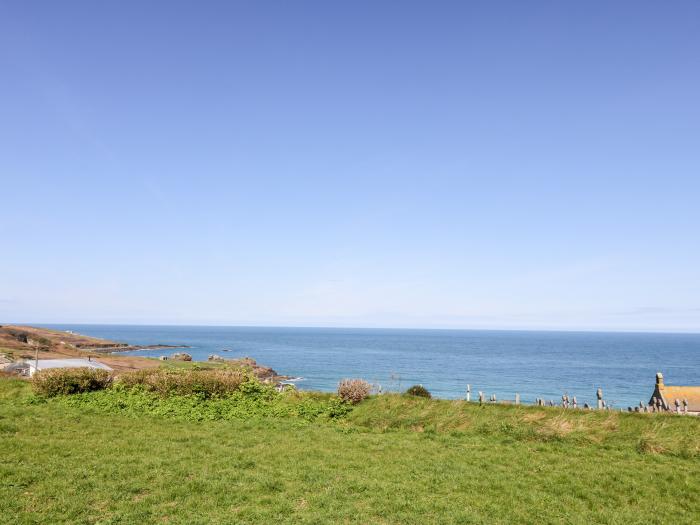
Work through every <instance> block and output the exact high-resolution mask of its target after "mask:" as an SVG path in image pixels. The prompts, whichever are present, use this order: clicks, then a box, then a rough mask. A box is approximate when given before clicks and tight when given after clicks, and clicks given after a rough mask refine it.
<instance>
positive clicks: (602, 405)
mask: <svg viewBox="0 0 700 525" xmlns="http://www.w3.org/2000/svg"><path fill="white" fill-rule="evenodd" d="M595 395H596V397H597V398H598V410H603V408H605V401H603V389H602V388H599V389H598V390H596V393H595Z"/></svg>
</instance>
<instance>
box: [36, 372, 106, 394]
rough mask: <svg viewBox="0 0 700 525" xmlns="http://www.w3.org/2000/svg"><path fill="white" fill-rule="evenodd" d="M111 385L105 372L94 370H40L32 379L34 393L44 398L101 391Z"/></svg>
mask: <svg viewBox="0 0 700 525" xmlns="http://www.w3.org/2000/svg"><path fill="white" fill-rule="evenodd" d="M111 383H112V376H111V375H110V373H109V372H108V371H107V370H99V369H94V368H52V369H49V370H40V371H39V372H37V373H36V374H34V376H33V377H32V387H33V388H34V392H35V393H36V394H38V395H40V396H44V397H53V396H60V395H68V394H80V393H82V392H92V391H95V390H103V389H105V388H107V387H108V386H109V385H110V384H111Z"/></svg>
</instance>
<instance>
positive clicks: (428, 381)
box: [47, 325, 700, 409]
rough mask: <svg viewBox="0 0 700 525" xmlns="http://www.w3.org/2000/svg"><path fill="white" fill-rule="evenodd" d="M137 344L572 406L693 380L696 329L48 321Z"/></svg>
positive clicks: (299, 377) (305, 385)
mask: <svg viewBox="0 0 700 525" xmlns="http://www.w3.org/2000/svg"><path fill="white" fill-rule="evenodd" d="M47 327H48V328H55V329H59V330H72V331H74V332H78V333H81V334H85V335H90V336H95V337H101V338H106V339H112V340H116V341H121V342H126V343H130V344H138V345H150V344H168V345H186V346H189V347H191V348H188V349H185V350H182V349H167V350H163V349H160V350H139V351H133V352H125V353H126V354H131V355H141V356H149V357H158V356H161V355H170V354H173V353H175V352H181V351H185V352H187V353H189V354H190V355H192V357H193V359H194V360H195V361H206V360H207V359H208V357H209V355H211V354H217V355H220V356H222V357H225V358H239V357H244V356H248V357H252V358H253V359H255V360H256V361H257V362H258V363H259V364H262V365H266V366H271V367H272V368H274V369H275V370H276V371H277V372H278V373H280V374H283V375H287V376H291V377H293V378H294V380H293V382H294V384H296V386H297V388H299V389H303V390H321V391H333V390H335V389H336V387H337V384H338V382H339V381H340V380H341V379H343V378H363V379H366V380H367V381H369V382H371V383H372V384H374V385H375V387H376V389H377V390H380V389H381V391H382V392H400V391H404V390H405V389H406V388H408V387H409V386H411V385H415V384H420V385H423V386H424V387H426V388H427V389H428V390H429V391H430V392H431V393H432V395H433V396H434V397H439V398H446V399H464V398H465V397H466V392H467V387H468V385H470V387H471V396H472V400H474V399H476V398H477V397H478V392H480V391H481V392H483V393H484V395H485V396H486V399H489V398H490V396H491V395H493V394H495V395H496V399H497V400H499V401H501V400H504V401H507V400H513V399H514V398H515V395H516V393H518V394H520V398H521V400H522V402H524V403H534V402H535V400H536V399H537V398H543V399H545V400H546V401H549V400H552V401H554V402H561V397H562V395H563V394H565V393H566V394H568V395H569V397H572V396H576V398H577V401H578V403H579V405H583V404H584V403H585V402H587V403H590V404H592V405H594V404H595V402H596V390H597V389H598V388H601V389H602V390H603V396H604V399H605V400H606V402H607V404H608V405H609V406H612V407H615V408H625V409H626V408H627V407H628V406H635V405H638V404H639V402H640V401H643V402H645V403H646V402H647V401H648V400H649V398H650V397H651V394H652V392H653V389H654V382H655V375H656V373H657V372H662V373H663V374H664V379H665V382H666V383H667V384H678V385H700V334H671V333H607V332H606V333H603V332H536V331H496V330H413V329H410V330H408V329H364V328H267V327H223V326H216V327H215V326H126V325H47Z"/></svg>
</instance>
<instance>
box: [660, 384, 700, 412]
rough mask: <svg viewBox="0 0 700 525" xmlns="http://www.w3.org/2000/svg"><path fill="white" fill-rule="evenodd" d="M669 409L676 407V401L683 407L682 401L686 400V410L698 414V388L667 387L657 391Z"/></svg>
mask: <svg viewBox="0 0 700 525" xmlns="http://www.w3.org/2000/svg"><path fill="white" fill-rule="evenodd" d="M659 391H660V392H661V395H662V396H663V398H664V401H666V404H668V406H669V408H674V407H675V406H676V399H678V402H679V403H680V405H681V407H682V406H683V400H684V399H687V400H688V410H689V411H691V412H700V386H668V385H664V386H663V387H662V388H660V389H659Z"/></svg>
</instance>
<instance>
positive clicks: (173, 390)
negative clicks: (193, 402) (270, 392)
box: [117, 369, 257, 398]
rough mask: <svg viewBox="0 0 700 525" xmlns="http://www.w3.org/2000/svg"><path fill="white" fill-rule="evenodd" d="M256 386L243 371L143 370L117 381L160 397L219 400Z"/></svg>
mask: <svg viewBox="0 0 700 525" xmlns="http://www.w3.org/2000/svg"><path fill="white" fill-rule="evenodd" d="M253 382H255V383H257V380H255V379H254V378H253V377H251V376H250V375H249V374H248V373H247V372H246V371H245V370H241V369H235V370H230V369H228V370H227V369H223V370H202V369H199V370H198V369H190V370H163V369H146V370H136V371H135V372H127V373H125V374H122V375H120V376H119V377H118V378H117V384H119V385H123V386H124V387H125V388H129V389H131V388H141V389H143V390H145V391H147V392H154V393H156V394H158V395H161V396H169V395H195V394H196V395H201V396H203V397H205V398H209V397H222V396H225V395H227V394H231V393H233V392H237V391H239V390H241V389H242V388H243V385H244V383H251V384H250V385H248V390H250V389H251V388H253V389H254V388H255V387H254V386H253V385H252V383H253Z"/></svg>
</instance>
